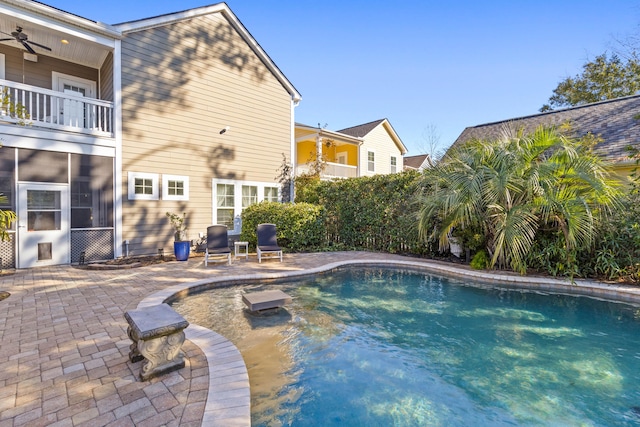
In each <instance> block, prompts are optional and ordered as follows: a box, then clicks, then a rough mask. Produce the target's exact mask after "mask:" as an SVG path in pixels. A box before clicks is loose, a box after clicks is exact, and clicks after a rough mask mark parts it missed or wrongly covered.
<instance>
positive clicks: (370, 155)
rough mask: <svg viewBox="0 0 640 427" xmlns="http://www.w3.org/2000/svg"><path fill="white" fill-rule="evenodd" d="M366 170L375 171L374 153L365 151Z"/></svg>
mask: <svg viewBox="0 0 640 427" xmlns="http://www.w3.org/2000/svg"><path fill="white" fill-rule="evenodd" d="M367 170H368V171H369V172H375V171H376V153H374V152H373V151H367Z"/></svg>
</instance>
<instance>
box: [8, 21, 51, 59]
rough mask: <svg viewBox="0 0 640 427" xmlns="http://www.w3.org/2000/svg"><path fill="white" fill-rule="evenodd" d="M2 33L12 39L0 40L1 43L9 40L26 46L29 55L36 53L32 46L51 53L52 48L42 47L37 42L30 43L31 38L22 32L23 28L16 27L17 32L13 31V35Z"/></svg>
mask: <svg viewBox="0 0 640 427" xmlns="http://www.w3.org/2000/svg"><path fill="white" fill-rule="evenodd" d="M0 33H2V34H6V35H8V36H11V37H12V38H5V39H0V42H4V41H9V40H15V41H17V42H18V43H21V44H22V46H24V48H25V49H27V50H28V51H29V53H36V51H35V50H33V48H32V47H31V46H30V45H34V46H38V47H39V48H42V49H45V50H48V51H51V48H50V47H47V46H45V45H41V44H40V43H36V42H33V41H30V40H29V38H28V37H27V35H26V34H25V33H23V32H22V27H16V30H15V31H12V32H11V34H9V33H5V32H4V31H0Z"/></svg>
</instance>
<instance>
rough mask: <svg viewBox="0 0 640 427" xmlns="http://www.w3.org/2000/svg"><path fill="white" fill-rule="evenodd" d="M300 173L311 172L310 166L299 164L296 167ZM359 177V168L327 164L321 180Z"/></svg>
mask: <svg viewBox="0 0 640 427" xmlns="http://www.w3.org/2000/svg"><path fill="white" fill-rule="evenodd" d="M296 168H297V170H298V173H307V172H309V165H307V164H299V165H297V166H296ZM357 176H358V167H357V166H350V165H343V164H340V163H331V162H326V163H325V168H324V170H323V171H322V175H321V178H355V177H357Z"/></svg>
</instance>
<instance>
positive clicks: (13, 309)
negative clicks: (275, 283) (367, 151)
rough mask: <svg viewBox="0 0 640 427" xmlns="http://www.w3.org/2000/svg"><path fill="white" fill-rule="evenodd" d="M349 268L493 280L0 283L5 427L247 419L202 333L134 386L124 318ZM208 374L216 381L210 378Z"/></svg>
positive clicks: (145, 274) (318, 257) (308, 257)
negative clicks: (177, 363)
mask: <svg viewBox="0 0 640 427" xmlns="http://www.w3.org/2000/svg"><path fill="white" fill-rule="evenodd" d="M345 260H361V261H368V260H372V261H374V262H392V261H395V262H399V263H403V262H407V265H408V264H419V265H429V266H430V268H435V269H436V270H440V271H445V270H446V271H449V272H451V271H454V273H455V274H458V275H469V274H475V275H479V276H481V277H482V278H483V279H484V280H491V279H492V278H495V277H496V276H495V275H494V276H492V275H490V274H487V273H479V274H478V273H473V272H470V271H469V270H466V269H464V268H457V269H454V268H452V267H451V265H442V264H438V263H433V262H430V261H424V260H417V259H413V258H407V257H401V256H394V255H389V254H372V253H365V252H342V253H320V254H295V255H291V254H285V260H284V262H283V263H280V262H278V261H267V262H263V263H261V264H258V262H257V260H256V258H255V256H253V257H250V258H249V260H248V261H245V260H237V261H235V262H234V263H233V265H231V266H227V265H213V266H209V267H208V268H204V265H203V258H202V257H192V258H191V259H190V260H189V261H187V262H177V261H176V262H168V263H164V264H157V265H153V266H148V267H142V268H136V269H128V270H100V271H96V270H84V269H78V268H75V267H71V266H56V267H42V268H35V269H29V270H18V271H17V272H16V273H15V274H12V275H3V276H0V290H1V291H7V292H10V293H11V296H10V297H9V298H7V299H5V300H3V301H0V342H1V346H0V427H8V426H11V427H14V426H21V425H25V426H29V427H31V426H60V427H62V426H85V425H86V426H153V427H157V426H161V425H167V426H191V425H193V426H196V425H202V424H205V425H209V423H210V421H211V420H212V419H214V418H215V417H219V416H222V417H227V420H229V423H232V421H233V420H236V419H242V413H243V411H244V409H240V408H235V407H231V408H229V407H227V408H221V407H220V406H219V405H220V404H221V403H220V402H216V401H215V396H210V395H209V394H210V393H209V391H210V390H212V388H211V387H215V386H219V385H220V384H222V385H223V386H224V387H226V388H225V389H224V390H226V391H225V392H223V393H222V395H221V397H223V398H224V399H221V401H224V400H227V401H229V400H231V401H233V399H234V397H235V396H240V394H238V393H239V391H238V390H240V389H239V388H238V387H240V388H242V387H244V386H243V385H242V384H241V383H242V382H238V381H236V379H235V377H234V375H235V373H236V372H240V371H242V369H239V366H238V364H237V362H235V361H233V358H232V357H231V356H230V357H231V358H230V359H229V362H228V363H227V365H226V366H225V365H224V363H222V364H220V365H219V366H217V367H215V366H211V363H208V362H207V360H209V361H210V362H212V363H213V361H214V358H213V357H212V353H214V352H216V351H221V352H223V353H222V354H224V355H230V354H232V352H231V353H230V352H229V351H230V350H229V348H228V346H227V344H225V343H224V342H218V341H216V339H217V338H214V339H213V340H211V339H210V336H209V337H208V338H207V339H206V340H205V339H204V338H203V337H205V336H206V335H207V332H206V331H204V332H203V331H202V329H204V328H202V329H198V328H197V327H194V328H191V327H190V328H187V332H188V334H187V341H186V342H185V344H184V347H183V349H184V351H185V352H186V355H187V357H186V358H185V363H186V366H185V367H184V368H183V369H180V370H178V371H174V372H171V373H169V374H166V375H163V376H161V377H159V378H154V379H153V380H150V381H146V382H141V381H139V380H138V378H137V375H138V373H139V370H140V363H141V362H138V363H136V364H132V363H130V362H129V359H128V352H129V344H130V342H129V339H128V337H127V333H126V328H127V322H126V321H125V319H124V312H125V311H127V310H130V309H134V308H136V307H137V306H138V304H140V303H142V304H144V301H146V302H147V303H155V302H157V298H160V299H161V298H164V296H163V295H164V294H163V291H164V292H166V290H171V292H174V290H175V289H179V288H181V287H185V286H188V285H189V284H192V283H194V282H195V283H203V282H207V281H208V280H212V281H213V280H214V278H215V280H219V279H220V278H233V277H245V278H246V277H251V275H259V274H282V275H285V274H289V273H293V274H299V273H300V272H301V271H303V270H305V271H315V270H318V269H321V268H323V267H322V266H328V265H333V264H334V263H339V262H343V261H345ZM500 278H501V279H500V280H507V281H512V282H514V283H516V284H518V283H521V284H523V285H524V284H525V282H531V280H530V279H526V278H522V277H520V276H515V275H508V276H500ZM534 281H535V282H536V283H537V284H538V286H540V287H542V288H544V289H552V288H554V287H556V286H565V287H566V286H571V285H568V284H567V283H566V282H562V281H553V280H540V279H535V280H534ZM578 288H580V289H582V288H592V289H595V291H593V292H592V293H595V294H597V295H603V296H611V295H614V294H615V295H618V294H620V295H625V297H626V298H636V299H637V297H638V293H637V289H635V288H628V287H611V286H608V285H602V284H593V283H587V282H585V283H579V284H578ZM154 298H155V299H154ZM190 329H191V331H190ZM218 337H219V336H218ZM223 341H224V340H223ZM203 350H204V351H203ZM205 353H207V354H205ZM207 356H209V359H208V358H207ZM240 359H241V358H240ZM240 364H241V365H242V363H240ZM242 368H244V367H242ZM220 369H222V371H221V370H220ZM224 369H226V371H225V370H224ZM210 372H213V375H216V376H217V375H220V376H219V377H218V378H209V375H210V374H209V373H210ZM207 384H208V385H209V387H207ZM242 396H244V394H243V395H242ZM242 399H244V397H243V398H242ZM244 404H245V402H242V405H244ZM247 407H248V404H247ZM221 414H222V415H221ZM212 417H214V418H212ZM221 425H224V423H221Z"/></svg>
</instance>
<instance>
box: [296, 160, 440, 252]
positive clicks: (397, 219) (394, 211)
mask: <svg viewBox="0 0 640 427" xmlns="http://www.w3.org/2000/svg"><path fill="white" fill-rule="evenodd" d="M419 177H420V174H419V173H418V172H414V171H407V172H403V173H397V174H391V175H375V176H372V177H361V178H351V179H343V180H335V181H319V180H317V179H316V180H313V179H306V180H301V181H297V182H296V202H309V203H315V204H319V205H321V206H323V207H324V208H325V210H326V223H325V231H326V239H327V240H326V246H327V247H329V248H332V249H338V250H342V249H344V250H371V251H382V252H389V253H412V254H417V255H422V254H425V253H427V252H430V251H431V248H430V247H429V246H427V245H426V244H425V243H424V242H423V241H422V240H420V238H419V236H418V229H417V221H416V213H415V212H416V209H415V206H414V198H413V196H412V195H413V194H414V192H415V191H416V183H417V182H418V178H419Z"/></svg>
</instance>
